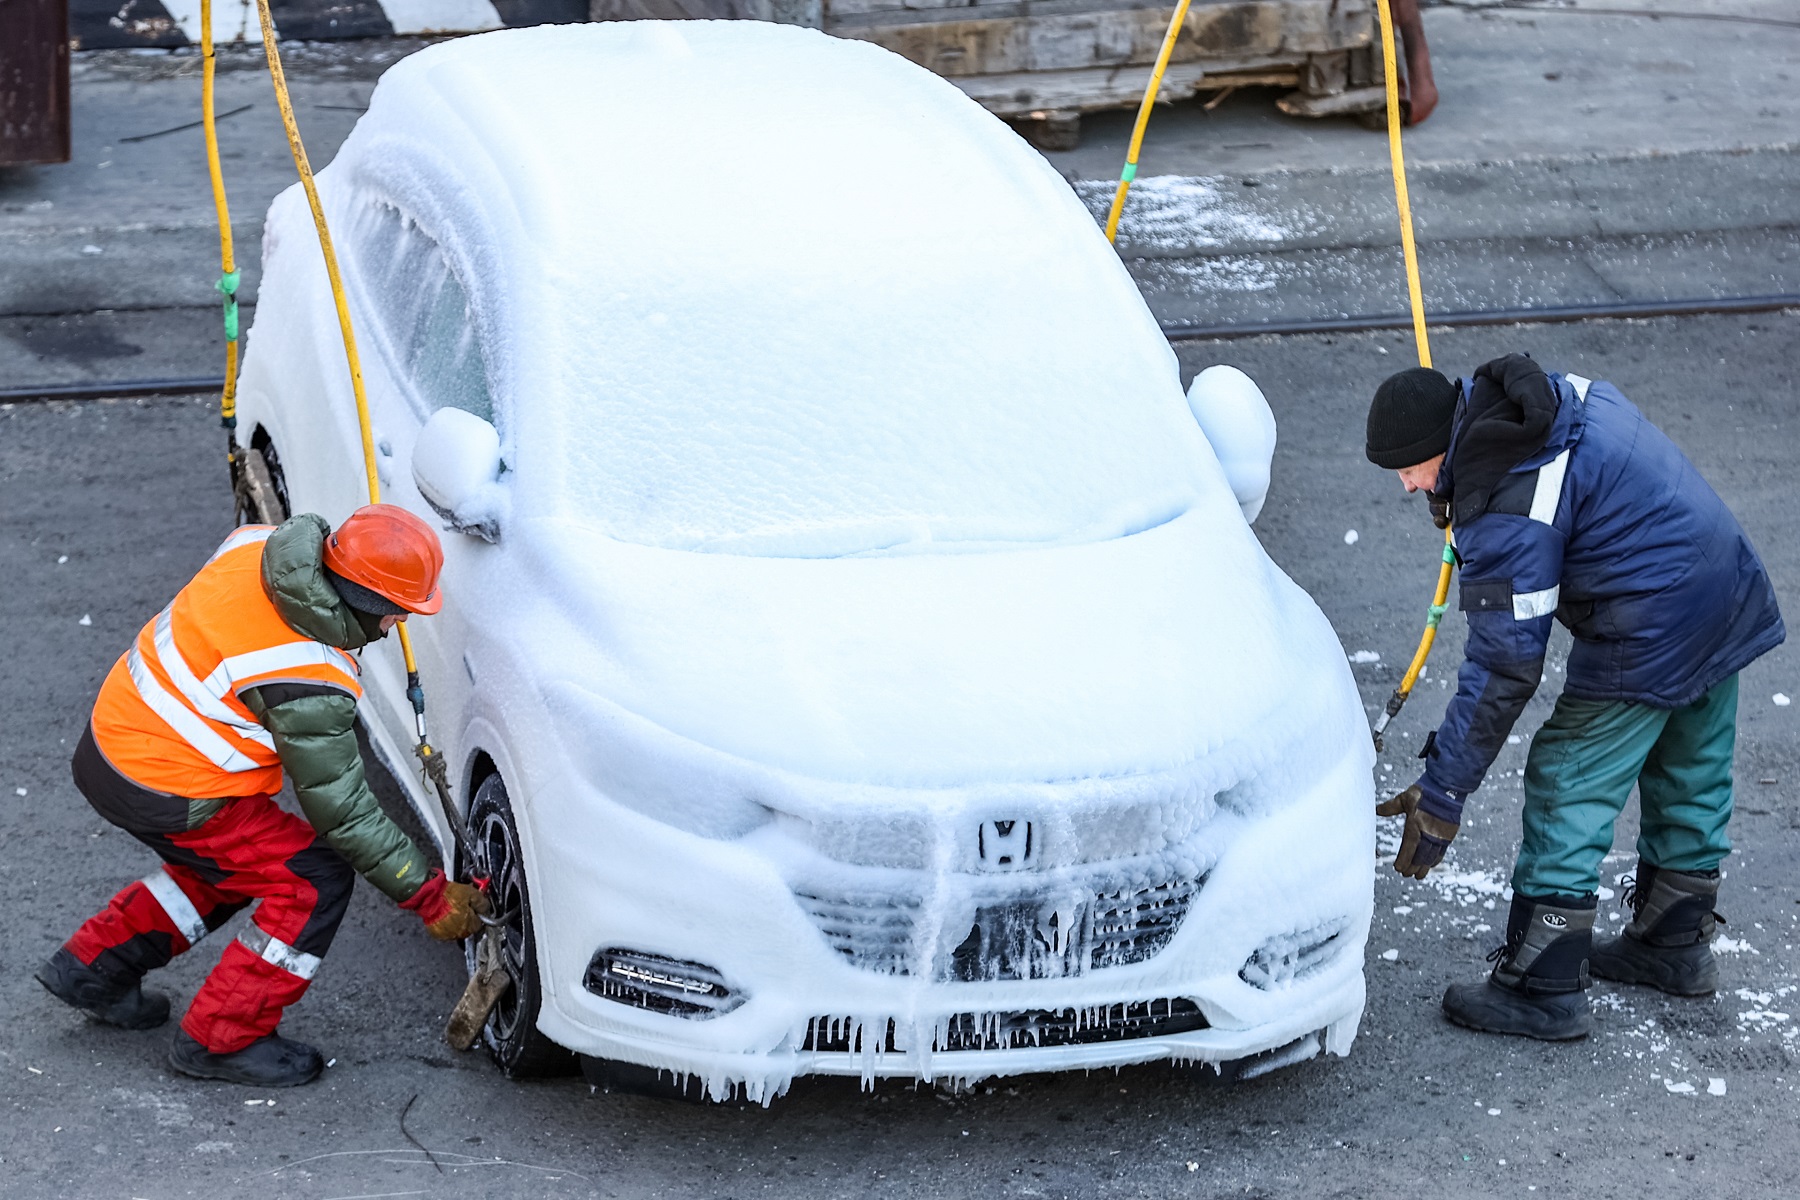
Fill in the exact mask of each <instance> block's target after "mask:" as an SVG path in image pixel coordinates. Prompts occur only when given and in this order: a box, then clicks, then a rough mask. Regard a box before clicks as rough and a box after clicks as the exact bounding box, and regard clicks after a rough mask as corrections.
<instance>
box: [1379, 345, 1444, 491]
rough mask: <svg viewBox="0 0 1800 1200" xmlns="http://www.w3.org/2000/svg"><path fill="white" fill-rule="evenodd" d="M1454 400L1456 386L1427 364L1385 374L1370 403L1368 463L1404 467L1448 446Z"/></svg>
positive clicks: (1414, 464) (1441, 451) (1421, 460)
mask: <svg viewBox="0 0 1800 1200" xmlns="http://www.w3.org/2000/svg"><path fill="white" fill-rule="evenodd" d="M1456 398H1457V391H1456V385H1455V384H1454V383H1451V382H1450V380H1449V379H1447V378H1446V377H1445V376H1444V374H1443V373H1442V372H1441V371H1434V370H1432V369H1431V368H1430V367H1412V368H1409V369H1408V370H1405V371H1401V372H1399V373H1397V374H1394V375H1389V376H1388V377H1387V378H1386V379H1384V380H1383V381H1382V383H1381V386H1380V387H1378V388H1376V389H1375V400H1374V403H1372V404H1370V405H1369V439H1368V455H1369V461H1370V462H1372V463H1374V464H1375V465H1376V466H1378V467H1385V468H1386V469H1387V470H1390V471H1403V470H1405V469H1406V468H1407V467H1416V466H1418V465H1419V464H1420V463H1422V462H1426V461H1429V460H1430V459H1433V458H1436V457H1437V456H1438V455H1440V454H1442V453H1444V452H1445V451H1446V450H1448V449H1450V423H1451V421H1452V419H1454V418H1455V416H1456Z"/></svg>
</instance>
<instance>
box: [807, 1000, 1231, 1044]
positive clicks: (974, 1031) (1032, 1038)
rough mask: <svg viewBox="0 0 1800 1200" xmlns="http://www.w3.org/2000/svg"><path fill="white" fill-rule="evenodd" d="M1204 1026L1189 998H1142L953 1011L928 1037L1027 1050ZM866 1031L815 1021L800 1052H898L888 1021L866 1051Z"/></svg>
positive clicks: (942, 1041)
mask: <svg viewBox="0 0 1800 1200" xmlns="http://www.w3.org/2000/svg"><path fill="white" fill-rule="evenodd" d="M1206 1028H1208V1024H1207V1020H1206V1015H1205V1014H1204V1013H1202V1012H1201V1011H1200V1007H1199V1006H1198V1005H1196V1004H1195V1003H1194V1002H1193V1001H1191V1000H1182V999H1169V1000H1146V1001H1140V1002H1138V1003H1134V1004H1111V1005H1103V1006H1101V1007H1098V1008H1086V1009H1078V1008H1061V1009H1027V1010H1023V1011H1020V1012H988V1013H957V1014H956V1015H954V1016H952V1017H951V1018H950V1019H949V1020H948V1021H947V1022H946V1023H945V1024H944V1025H943V1026H942V1027H940V1028H939V1029H938V1031H937V1033H936V1034H935V1035H933V1037H932V1050H933V1051H934V1052H941V1053H948V1052H952V1051H957V1050H1026V1049H1031V1048H1033V1047H1040V1046H1086V1045H1092V1044H1094V1043H1096V1042H1125V1041H1132V1040H1135V1039H1138V1038H1152V1037H1165V1036H1167V1035H1169V1034H1174V1033H1191V1032H1193V1031H1194V1030H1196V1029H1206ZM868 1040H869V1039H868V1033H867V1027H866V1026H862V1025H858V1024H857V1023H855V1022H851V1021H845V1020H843V1019H841V1018H839V1019H832V1018H828V1017H815V1018H814V1019H813V1020H812V1021H811V1022H809V1023H808V1025H807V1028H806V1042H805V1045H804V1048H805V1049H807V1050H813V1051H818V1052H821V1053H837V1054H850V1053H856V1052H859V1051H867V1050H869V1049H872V1048H873V1049H877V1050H878V1051H879V1052H881V1053H887V1054H895V1053H900V1052H901V1050H902V1048H901V1047H900V1046H899V1045H898V1039H897V1038H896V1036H895V1028H894V1022H893V1021H889V1022H887V1025H886V1030H885V1032H884V1033H883V1035H882V1039H881V1045H880V1046H879V1047H878V1048H877V1047H870V1046H868V1045H867V1042H868Z"/></svg>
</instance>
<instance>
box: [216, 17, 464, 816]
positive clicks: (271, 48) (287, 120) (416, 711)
mask: <svg viewBox="0 0 1800 1200" xmlns="http://www.w3.org/2000/svg"><path fill="white" fill-rule="evenodd" d="M256 15H257V18H258V19H259V20H260V21H261V22H262V40H263V52H264V53H265V54H266V55H267V57H268V62H269V79H270V82H272V83H273V84H274V86H275V104H276V106H277V107H278V108H279V109H280V110H281V124H282V128H283V129H285V130H286V131H287V140H288V149H289V150H291V151H292V152H293V155H294V167H295V169H296V170H298V171H299V172H300V186H301V188H302V189H303V190H304V191H305V192H306V204H307V207H308V208H309V209H311V210H312V218H313V227H314V228H315V229H316V230H318V234H319V250H320V252H321V253H322V254H323V255H324V256H325V275H326V278H327V279H329V280H330V281H331V299H332V303H333V304H334V305H336V307H337V318H338V330H339V331H340V332H341V333H342V334H343V338H344V357H345V360H346V361H347V362H348V364H349V367H350V390H351V393H352V394H353V395H354V396H355V397H356V428H357V432H358V433H359V434H361V436H362V455H363V473H364V476H365V477H366V479H367V482H368V487H369V503H370V504H379V503H380V502H381V477H380V475H379V474H378V472H377V471H376V467H375V435H374V432H373V431H372V430H371V429H370V426H369V398H368V395H367V393H366V392H365V391H364V389H363V374H362V359H361V357H360V356H359V355H358V354H357V352H356V330H355V328H354V327H353V326H352V324H351V321H350V301H349V298H348V297H347V296H346V295H345V292H344V280H343V276H342V275H341V274H340V273H339V271H338V260H337V251H336V249H334V248H333V246H332V244H331V229H330V227H329V226H328V225H327V224H326V221H325V206H324V205H322V204H321V203H320V202H319V189H318V186H317V185H316V184H315V183H314V182H313V172H312V166H311V164H310V163H308V162H307V158H306V146H305V145H304V144H303V143H302V142H301V140H300V126H299V124H298V123H297V122H296V121H295V120H294V104H293V101H292V100H291V99H290V98H289V96H288V86H287V75H286V73H285V72H284V71H283V70H282V69H281V50H280V48H279V47H278V46H277V45H276V42H275V21H274V18H273V17H272V16H270V14H269V0H256ZM208 16H210V13H208V14H206V15H204V16H203V17H202V18H201V19H202V22H204V21H205V20H206V19H207V17H208ZM207 28H208V29H209V30H210V28H211V27H210V26H208V27H207ZM208 36H210V34H208ZM207 152H208V154H209V156H210V157H211V158H212V160H213V169H214V171H215V172H216V171H217V169H218V167H217V149H216V147H215V146H214V145H213V144H212V143H211V142H210V141H209V143H208V147H207ZM396 632H397V633H398V634H399V637H400V653H401V655H402V657H403V658H405V660H406V694H407V698H408V699H409V700H411V701H412V706H413V721H414V724H415V725H416V726H417V729H418V734H419V744H418V745H417V746H416V747H414V752H415V753H417V754H418V756H419V761H420V762H421V763H422V764H423V765H424V767H425V771H426V773H427V774H428V775H429V776H430V777H431V782H432V783H433V784H434V785H435V786H436V787H437V789H438V792H439V798H440V799H441V800H443V802H444V807H445V816H446V817H447V818H448V819H449V821H450V830H451V833H452V834H454V835H455V837H456V840H457V843H458V845H459V846H460V845H461V844H462V842H463V829H462V825H461V823H460V822H459V821H458V820H457V819H456V817H455V814H454V811H453V806H452V805H451V804H450V801H449V794H448V787H449V782H448V774H447V772H446V770H445V764H444V761H443V759H442V757H440V756H439V755H438V753H437V752H436V751H435V750H433V749H432V746H431V740H430V738H429V737H428V736H427V735H426V727H425V691H424V687H423V686H422V684H421V683H420V681H419V664H418V660H417V659H416V658H415V657H414V656H413V647H412V638H411V637H410V636H409V635H408V634H407V632H406V622H404V621H402V622H400V624H399V625H398V626H396Z"/></svg>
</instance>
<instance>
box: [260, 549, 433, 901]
mask: <svg viewBox="0 0 1800 1200" xmlns="http://www.w3.org/2000/svg"><path fill="white" fill-rule="evenodd" d="M330 532H331V526H330V525H328V524H327V523H326V521H325V518H323V517H321V516H318V515H317V514H315V513H301V514H300V515H299V516H297V517H294V518H293V519H291V520H289V521H288V522H287V523H286V524H284V525H282V526H281V528H279V529H277V530H276V531H275V532H274V533H272V534H270V535H269V540H268V541H267V542H265V543H264V544H263V558H262V583H263V591H264V592H265V593H267V595H268V597H269V599H270V600H271V601H273V602H274V605H275V611H276V612H278V613H280V614H281V619H282V620H283V621H286V622H287V624H288V626H289V627H290V628H292V629H293V630H294V631H295V632H296V633H302V634H305V635H306V636H307V637H309V638H312V639H313V640H314V641H319V642H324V643H325V644H326V645H328V646H336V647H337V648H338V649H340V650H358V649H361V648H362V647H363V646H365V645H367V644H368V643H369V642H371V641H374V640H376V639H378V638H380V637H382V636H384V635H383V633H382V631H381V625H380V618H378V617H372V616H369V615H368V614H366V613H358V612H357V611H356V610H354V609H352V608H351V607H350V606H349V605H347V604H345V603H344V601H343V600H342V598H340V597H339V596H338V594H337V591H336V590H335V589H333V588H332V586H331V582H330V580H328V579H326V577H325V566H324V561H323V554H324V548H325V538H326V535H328V534H329V533H330ZM242 699H243V701H244V703H245V704H246V705H247V706H248V707H249V709H250V711H251V713H252V714H254V715H255V717H256V719H257V720H259V721H261V722H262V724H263V727H264V728H266V729H267V730H268V731H269V733H270V735H271V736H272V737H273V738H274V739H275V753H276V754H278V755H280V756H281V765H282V767H283V769H285V770H286V771H287V775H288V778H289V780H291V781H292V782H293V785H294V794H295V795H296V796H298V797H299V800H300V811H301V812H303V813H305V814H306V819H307V820H308V821H309V822H311V824H312V827H313V828H314V829H316V830H318V831H319V834H320V836H322V837H323V838H324V839H325V841H326V844H328V845H329V846H331V848H332V849H334V850H336V851H337V852H338V853H339V854H342V855H343V856H344V857H345V858H346V859H347V860H349V862H350V865H351V866H353V867H355V868H356V870H357V872H358V873H359V874H361V875H362V876H363V878H365V879H367V880H368V881H369V882H370V883H372V884H374V885H375V886H376V887H378V888H380V889H381V890H382V891H383V892H385V893H387V895H388V896H390V897H391V898H393V899H394V900H397V901H399V900H406V899H409V898H410V897H411V896H412V894H413V893H414V892H416V891H418V890H419V887H420V885H421V884H423V883H424V882H425V878H426V876H427V875H428V874H430V871H431V863H430V862H429V861H428V860H427V859H426V857H425V856H424V855H423V854H422V853H420V851H419V848H418V846H416V845H414V844H413V840H412V839H411V838H409V837H407V836H406V834H405V833H403V832H402V831H401V829H400V827H399V826H398V825H395V824H394V822H393V821H391V820H390V819H389V818H388V816H387V814H386V813H384V812H382V811H381V805H380V804H379V803H378V802H377V801H376V799H375V794H374V793H373V792H371V791H370V790H369V784H368V781H367V780H366V779H365V778H364V776H363V761H362V750H361V748H360V747H359V746H358V745H357V743H356V701H355V699H353V698H352V697H350V696H347V695H345V694H344V693H343V692H342V691H339V690H338V689H336V688H331V687H326V686H323V685H319V684H310V683H268V684H264V685H263V686H261V687H259V688H252V689H249V690H246V691H245V692H244V693H243V696H242Z"/></svg>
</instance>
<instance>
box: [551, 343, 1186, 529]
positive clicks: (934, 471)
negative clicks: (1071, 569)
mask: <svg viewBox="0 0 1800 1200" xmlns="http://www.w3.org/2000/svg"><path fill="white" fill-rule="evenodd" d="M858 315H859V314H854V313H850V314H843V316H842V319H841V321H840V328H838V329H836V330H834V331H833V336H832V339H831V342H832V344H834V345H837V346H841V347H845V348H846V354H845V357H844V361H842V362H837V363H831V364H826V368H827V369H826V370H825V371H823V372H822V371H821V370H820V366H821V365H820V364H818V363H817V362H816V361H804V360H801V359H798V358H795V359H793V360H791V361H788V362H783V361H781V359H780V357H779V356H780V353H781V352H780V349H779V347H769V346H766V345H758V344H755V343H754V342H752V344H742V343H743V341H750V340H751V339H749V338H745V339H741V340H740V338H738V337H736V336H734V335H733V334H732V333H731V332H730V331H721V336H720V337H718V338H708V339H705V341H704V342H703V343H702V344H704V345H705V346H706V348H707V354H706V358H705V359H704V360H695V359H690V360H689V361H686V362H676V363H671V364H670V365H669V367H668V369H667V370H665V371H663V372H660V373H659V374H658V376H657V377H656V378H654V379H652V380H649V381H647V382H646V383H645V384H643V385H630V384H627V385H625V386H605V385H590V386H589V387H588V388H586V389H584V390H585V392H586V394H585V395H583V396H581V397H580V400H579V402H578V403H576V404H572V405H571V406H570V411H569V413H568V416H569V418H570V427H569V429H568V437H567V439H566V440H565V441H564V443H563V451H564V453H565V454H566V455H567V457H568V459H569V461H570V463H571V464H573V465H575V466H576V467H577V468H578V469H577V471H576V473H575V474H576V478H577V480H578V482H577V483H576V487H577V488H578V489H579V491H580V494H581V495H582V499H583V502H584V503H585V505H586V506H587V508H588V511H587V513H586V514H585V518H586V519H591V520H595V521H598V522H599V523H600V524H602V525H604V526H605V527H606V529H607V531H608V532H609V533H610V534H611V535H612V536H614V537H617V538H619V539H621V540H624V541H631V542H637V543H640V544H649V545H657V546H664V547H669V548H679V549H694V550H709V551H719V552H726V553H744V554H759V555H774V556H801V557H814V556H829V555H841V554H853V553H866V552H871V551H884V550H886V551H897V550H911V551H918V550H929V549H933V548H938V549H955V548H962V549H975V548H980V547H984V546H989V545H993V544H997V543H1054V542H1083V541H1098V540H1102V539H1105V538H1110V537H1117V536H1121V535H1124V534H1127V533H1131V532H1135V531H1137V530H1139V529H1143V528H1146V527H1149V526H1153V525H1156V524H1160V523H1161V522H1163V521H1165V520H1168V519H1169V518H1171V517H1173V516H1175V515H1178V514H1179V513H1180V512H1182V511H1184V510H1185V509H1186V508H1187V507H1188V506H1189V504H1190V503H1191V498H1192V493H1193V491H1194V489H1195V478H1194V477H1195V471H1194V467H1193V464H1192V463H1191V461H1190V462H1183V461H1181V459H1182V456H1184V455H1185V456H1189V457H1191V456H1193V455H1194V454H1195V449H1196V448H1195V447H1194V445H1193V441H1194V439H1192V438H1191V437H1190V438H1184V439H1176V438H1174V437H1172V436H1170V434H1171V432H1172V431H1171V430H1169V429H1168V428H1166V427H1164V423H1163V422H1162V421H1159V420H1157V419H1156V418H1157V417H1159V416H1161V415H1162V414H1158V413H1151V412H1148V411H1145V409H1146V407H1147V406H1124V407H1123V408H1120V407H1109V406H1108V405H1107V404H1106V403H1104V402H1102V401H1096V402H1094V403H1091V404H1088V405H1083V404H1081V403H1078V402H1074V400H1072V399H1071V398H1070V397H1069V396H1068V394H1067V393H1068V391H1074V390H1075V389H1069V388H1068V385H1067V384H1066V383H1065V384H1064V389H1066V390H1064V391H1062V392H1061V393H1060V394H1059V393H1050V392H1047V391H1045V390H1043V389H1041V388H1038V387H1035V386H1034V382H1035V381H1033V380H1030V379H1021V378H1017V377H1011V378H1009V377H1008V372H1007V371H1006V370H1004V369H1001V370H994V369H989V368H988V366H987V364H983V363H981V362H980V361H979V360H978V358H977V357H976V356H973V355H971V356H969V357H968V358H965V359H963V360H962V361H960V362H958V363H956V364H954V365H953V366H952V367H950V368H949V369H943V367H942V366H941V365H940V364H939V363H937V362H935V361H933V359H934V357H935V356H933V355H931V354H930V353H922V354H921V355H920V357H921V359H923V360H924V361H922V362H920V363H917V364H914V365H913V367H912V369H911V370H909V371H907V373H906V377H902V378H894V377H891V376H890V377H888V378H886V379H882V378H876V377H867V376H864V375H863V373H862V371H861V370H859V369H858V366H857V363H856V359H857V358H858V357H859V356H858V355H857V354H856V353H855V351H854V350H853V349H851V348H852V347H854V346H855V345H856V343H857V342H858V341H859V340H862V339H863V338H864V337H866V335H867V331H866V329H864V328H861V327H860V326H859V322H858V320H857V317H858ZM721 343H724V344H721ZM733 343H737V344H733ZM1003 365H1004V366H1006V367H1010V366H1013V365H1014V364H1003ZM821 374H824V375H825V377H824V378H821V377H820V375H821ZM1174 415H1175V416H1177V417H1186V415H1187V414H1186V413H1185V411H1182V410H1176V412H1175V414H1174ZM1199 453H1200V454H1201V455H1204V454H1205V453H1206V451H1205V449H1204V448H1203V447H1201V448H1199ZM945 543H950V544H952V545H950V546H945V545H944V544H945Z"/></svg>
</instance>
